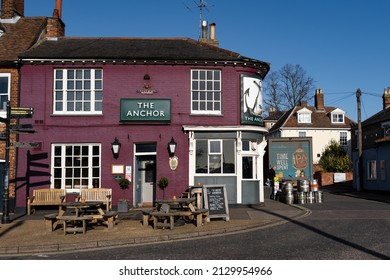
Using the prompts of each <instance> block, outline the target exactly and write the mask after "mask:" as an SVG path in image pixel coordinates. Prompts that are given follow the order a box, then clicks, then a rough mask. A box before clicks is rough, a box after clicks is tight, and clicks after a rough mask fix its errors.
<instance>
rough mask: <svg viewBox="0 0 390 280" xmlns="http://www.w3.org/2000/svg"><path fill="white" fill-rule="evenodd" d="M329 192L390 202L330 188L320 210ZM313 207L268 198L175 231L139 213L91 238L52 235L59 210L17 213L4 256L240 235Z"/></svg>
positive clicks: (2, 230) (6, 231)
mask: <svg viewBox="0 0 390 280" xmlns="http://www.w3.org/2000/svg"><path fill="white" fill-rule="evenodd" d="M329 191H331V192H342V193H343V194H345V195H351V196H356V197H364V198H366V199H372V200H378V201H385V202H389V203H390V193H389V194H387V193H385V194H384V193H375V192H356V191H353V190H352V189H350V188H333V189H332V188H330V187H328V188H326V189H324V197H325V202H324V203H322V205H319V207H323V208H324V207H325V208H326V192H329ZM312 207H314V208H315V207H316V205H314V204H313V205H311V207H309V206H308V207H305V205H298V204H285V203H283V202H280V201H275V200H270V199H268V196H267V198H266V201H265V203H264V205H245V206H244V205H230V206H229V214H230V221H225V220H223V219H212V220H211V221H210V222H209V223H207V224H205V225H203V226H200V227H196V226H195V225H194V224H189V223H186V224H185V225H184V226H178V227H175V228H174V229H173V230H169V229H158V230H154V229H153V228H152V226H148V227H144V226H142V212H141V211H140V210H139V209H133V210H130V212H129V213H119V221H118V225H117V226H116V227H115V228H114V229H112V230H109V229H107V228H106V227H104V226H96V227H94V228H93V229H88V230H87V233H86V234H85V235H83V234H67V235H64V234H63V231H62V229H61V228H57V230H55V231H54V232H48V231H47V230H46V227H45V221H44V218H43V216H44V215H45V214H48V213H53V212H55V211H56V210H55V209H53V210H38V211H37V213H34V214H32V215H30V216H27V215H19V216H18V214H12V215H11V217H10V218H11V223H9V224H1V225H0V255H3V256H7V255H9V256H11V255H18V254H38V253H55V252H66V251H68V252H71V251H73V250H83V249H95V248H108V247H114V246H125V245H132V244H149V243H153V242H165V241H175V240H185V239H189V238H199V237H207V236H215V235H221V234H232V233H239V232H243V231H248V230H252V229H261V228H265V227H270V226H277V225H280V224H284V223H288V222H291V221H293V220H299V219H302V218H307V217H308V216H310V214H311V210H310V209H309V208H312Z"/></svg>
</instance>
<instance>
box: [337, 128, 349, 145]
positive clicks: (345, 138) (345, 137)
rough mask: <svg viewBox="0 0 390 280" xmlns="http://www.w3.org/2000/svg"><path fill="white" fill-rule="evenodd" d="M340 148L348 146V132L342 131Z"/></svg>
mask: <svg viewBox="0 0 390 280" xmlns="http://www.w3.org/2000/svg"><path fill="white" fill-rule="evenodd" d="M339 143H340V146H344V147H345V146H348V132H346V131H340V139H339Z"/></svg>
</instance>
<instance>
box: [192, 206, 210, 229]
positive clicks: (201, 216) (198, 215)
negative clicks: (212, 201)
mask: <svg viewBox="0 0 390 280" xmlns="http://www.w3.org/2000/svg"><path fill="white" fill-rule="evenodd" d="M191 212H192V214H193V215H194V216H195V219H196V226H197V227H199V226H201V225H203V223H205V222H206V221H207V216H208V214H209V210H208V209H196V210H194V211H191Z"/></svg>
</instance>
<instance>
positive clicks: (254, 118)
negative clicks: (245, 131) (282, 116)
mask: <svg viewBox="0 0 390 280" xmlns="http://www.w3.org/2000/svg"><path fill="white" fill-rule="evenodd" d="M241 124H251V125H263V94H262V92H261V79H260V78H259V77H258V76H249V75H241Z"/></svg>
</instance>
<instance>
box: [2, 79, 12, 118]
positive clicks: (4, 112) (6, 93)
mask: <svg viewBox="0 0 390 280" xmlns="http://www.w3.org/2000/svg"><path fill="white" fill-rule="evenodd" d="M0 77H1V78H4V77H5V78H8V88H7V92H0V95H4V96H5V95H7V101H9V100H10V96H11V74H10V73H0ZM0 117H2V118H6V117H7V104H0Z"/></svg>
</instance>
